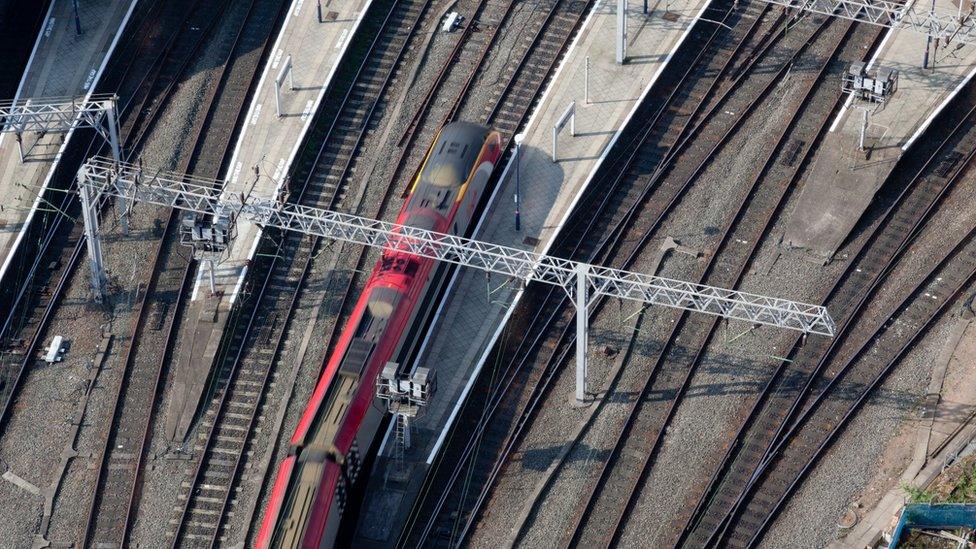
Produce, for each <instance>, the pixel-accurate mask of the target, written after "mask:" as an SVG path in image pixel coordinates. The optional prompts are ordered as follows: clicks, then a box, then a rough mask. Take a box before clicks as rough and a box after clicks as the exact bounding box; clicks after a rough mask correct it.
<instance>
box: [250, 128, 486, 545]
mask: <svg viewBox="0 0 976 549" xmlns="http://www.w3.org/2000/svg"><path fill="white" fill-rule="evenodd" d="M501 152H502V150H501V138H500V136H499V135H498V133H496V132H493V131H491V130H489V129H488V128H485V127H483V126H478V125H475V124H468V123H464V122H455V123H452V124H449V125H447V126H445V127H444V128H442V129H441V131H440V132H439V133H438V135H437V138H436V139H435V140H434V144H433V146H432V147H431V149H430V150H429V151H428V153H427V156H426V157H425V159H424V162H423V165H422V168H421V170H420V173H419V175H418V176H417V178H416V180H415V181H414V183H413V185H412V186H411V192H410V196H409V198H408V199H407V202H406V203H405V204H404V206H403V208H402V209H401V211H400V213H399V215H398V216H397V219H396V222H397V224H399V225H404V226H410V227H418V228H423V229H427V230H431V231H434V232H442V233H450V234H458V235H464V234H465V233H466V232H467V230H468V228H469V227H470V225H471V222H472V220H473V219H474V215H475V212H476V211H477V207H478V203H479V202H480V200H481V197H482V196H483V195H484V193H485V189H486V186H487V183H488V181H489V179H490V177H491V174H492V172H493V170H494V167H495V165H496V164H497V162H498V159H499V157H500V156H501ZM442 271H443V269H438V268H437V265H436V262H435V261H433V260H429V259H426V258H421V257H417V256H413V255H411V254H408V253H405V252H402V251H399V250H397V249H395V248H387V249H385V250H384V251H383V254H382V256H381V257H380V259H379V260H377V262H376V264H375V266H374V268H373V271H372V273H371V275H370V278H369V279H368V280H367V282H366V285H365V287H364V290H363V293H362V294H361V295H360V297H359V299H358V300H357V302H356V305H355V307H354V308H353V312H352V314H351V315H350V318H349V320H348V322H347V324H346V326H345V327H344V329H343V332H342V334H341V335H340V337H339V340H338V342H337V344H336V347H335V350H334V351H333V353H332V354H331V355H330V357H329V359H328V361H327V363H326V365H325V368H324V370H323V372H322V375H321V376H320V378H319V381H318V383H317V384H316V387H315V390H314V392H313V393H312V397H311V398H310V400H309V403H308V405H307V407H306V409H305V411H304V413H303V415H302V418H301V419H300V421H299V424H298V427H297V428H296V429H295V433H294V435H293V436H292V438H291V451H290V452H289V457H288V459H287V460H285V462H283V463H282V466H281V467H280V469H279V472H278V475H277V477H276V480H275V484H274V487H273V489H272V497H271V501H270V503H269V506H268V509H267V510H266V512H265V516H264V520H263V522H262V526H261V530H260V531H259V534H258V539H257V540H256V546H257V547H298V546H299V545H301V546H302V547H309V548H313V547H331V546H332V545H333V544H334V541H335V538H336V534H337V532H338V529H339V525H340V522H341V517H342V511H343V509H344V508H345V506H346V496H347V494H348V492H349V490H350V488H351V485H352V484H353V483H355V481H356V479H357V477H358V475H359V469H360V466H361V460H362V456H360V452H364V453H365V452H368V451H369V449H370V447H371V446H372V443H373V441H374V440H375V437H376V434H377V432H378V430H379V427H380V425H381V424H382V420H383V413H382V411H381V407H380V406H378V405H376V403H375V402H374V400H375V396H374V393H375V382H376V379H377V378H378V376H379V373H380V372H381V371H382V369H383V367H384V366H385V365H386V363H387V362H389V361H391V360H392V361H397V360H399V359H400V358H404V357H403V356H402V355H405V354H409V353H408V351H409V350H410V349H412V348H413V345H414V343H415V342H414V341H410V339H411V338H410V337H408V334H410V333H411V332H412V330H411V329H410V328H411V327H412V326H414V324H415V323H416V322H418V321H420V320H422V319H424V318H426V316H427V315H426V313H427V311H429V310H430V307H431V305H432V303H431V299H430V297H431V296H430V295H429V294H430V292H431V289H432V288H436V287H437V286H438V284H436V282H437V281H438V278H439V276H440V274H442ZM310 496H311V498H310Z"/></svg>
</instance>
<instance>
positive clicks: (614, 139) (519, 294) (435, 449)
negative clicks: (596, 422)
mask: <svg viewBox="0 0 976 549" xmlns="http://www.w3.org/2000/svg"><path fill="white" fill-rule="evenodd" d="M601 3H602V0H601V1H599V2H598V3H597V4H596V5H594V6H593V11H592V12H590V16H589V17H587V21H586V23H585V24H586V25H588V24H589V23H590V17H592V16H593V15H594V14H596V11H597V9H599V7H600V4H601ZM709 6H711V0H706V2H705V3H704V5H702V8H701V9H700V10H699V11H698V13H697V14H696V15H695V17H694V19H692V20H691V22H690V23H689V24H688V27H687V28H686V29H685V31H684V32H683V33H682V34H681V37H680V38H678V41H677V42H676V43H675V45H674V47H672V48H671V51H669V52H668V55H667V57H665V58H664V62H663V63H661V66H660V67H659V68H658V70H657V72H656V73H654V76H652V77H651V80H650V81H649V82H648V83H647V86H645V87H644V91H643V93H641V95H640V98H638V100H637V101H636V102H635V103H634V107H633V108H632V109H631V111H630V113H629V114H628V115H627V117H626V118H624V121H623V122H622V123H621V125H620V127H618V128H617V130H616V131H615V132H614V134H613V137H612V138H611V139H610V142H609V143H607V145H606V147H604V148H603V153H601V154H600V158H599V159H598V160H597V161H596V164H594V166H593V169H592V170H591V171H590V175H589V176H587V179H586V183H585V184H583V185H582V186H581V187H580V189H579V190H578V191H577V193H576V196H575V197H573V201H572V202H571V203H570V205H569V207H568V208H567V209H566V212H565V213H564V214H563V218H562V219H561V220H560V221H559V224H558V225H557V227H558V229H557V230H556V231H553V233H552V234H551V235H550V236H549V239H548V241H547V242H546V244H545V246H543V248H542V250H541V253H543V254H545V253H548V251H549V248H551V247H552V244H553V242H554V241H555V239H556V236H557V235H558V234H559V231H561V230H562V228H563V225H564V224H565V223H566V220H567V219H568V218H569V216H570V215H571V214H572V213H573V209H574V208H575V207H576V204H577V202H579V200H580V198H581V197H582V195H583V192H584V191H586V189H587V187H588V186H589V184H590V183H591V182H592V181H593V176H594V175H596V172H597V171H598V170H599V169H600V167H601V166H602V165H603V161H604V160H605V159H606V157H607V155H608V154H609V153H610V150H611V149H612V148H613V146H614V145H615V144H616V143H617V139H619V138H620V134H621V133H622V132H623V129H624V128H626V127H627V124H629V123H630V120H631V119H632V118H633V116H634V114H635V113H636V112H637V110H638V109H639V108H640V106H641V104H643V103H644V99H645V98H646V97H647V94H648V93H650V91H651V89H653V88H654V84H655V83H657V80H658V78H660V76H661V74H662V73H663V72H664V69H666V68H667V66H668V64H669V63H670V62H671V59H672V57H674V54H675V52H677V51H678V48H680V47H681V45H682V44H684V41H685V40H686V39H687V38H688V35H689V34H691V30H692V29H693V28H694V27H695V25H696V24H697V23H698V20H699V19H701V17H702V15H703V14H704V13H705V10H707V9H708V8H709ZM583 36H584V33H583V32H580V34H579V35H578V36H577V40H576V41H574V43H573V45H572V46H571V47H570V50H569V51H567V52H566V56H565V57H564V58H563V63H562V64H560V67H559V70H558V71H557V72H556V75H555V76H554V77H553V79H552V83H555V82H556V80H557V78H558V76H559V72H560V71H562V69H563V65H564V64H565V62H566V61H567V60H568V59H569V58H570V57H571V54H572V52H573V49H575V48H576V46H577V43H578V41H579V39H581V38H582V37H583ZM549 88H550V89H551V88H552V85H550V87H549ZM548 93H549V89H547V90H546V95H548ZM543 104H545V97H544V98H543V100H542V101H540V102H539V105H543ZM536 114H537V112H535V113H533V118H535V115H536ZM534 122H535V121H534V120H530V122H529V124H527V125H526V127H529V126H531V125H532V123H534ZM511 166H512V162H511V159H510V160H509V163H508V165H506V166H505V171H504V172H503V173H502V179H504V177H505V175H506V174H507V173H508V170H509V168H510V167H511ZM498 190H499V188H498V187H496V189H495V192H494V193H493V194H492V197H491V202H492V203H494V201H495V198H496V195H497V194H498ZM482 219H483V218H482ZM480 229H481V222H480V221H479V223H478V228H477V229H476V234H477V231H479V230H480ZM460 271H461V270H460V269H458V270H457V271H455V273H454V277H452V278H451V284H450V286H448V291H450V288H451V287H452V286H453V285H454V283H455V282H456V280H457V277H458V274H459V273H460ZM523 293H524V290H519V291H518V292H517V293H516V294H515V298H514V299H513V300H512V302H511V303H510V304H509V305H508V308H507V310H506V312H505V315H504V316H503V317H502V322H501V324H499V326H498V329H496V330H495V333H494V334H493V335H492V337H491V339H489V341H488V345H487V347H486V348H485V351H484V352H483V353H482V355H481V356H480V357H479V358H478V363H477V365H476V366H475V368H474V370H473V371H472V373H471V376H470V377H469V379H468V383H467V384H466V385H465V386H464V390H463V391H462V392H461V396H460V398H459V399H458V401H457V402H456V403H455V404H454V409H453V410H452V411H451V415H450V416H448V419H447V421H446V422H445V423H444V427H443V429H441V432H440V434H439V435H438V437H437V442H436V443H435V444H434V447H433V448H432V449H431V452H430V455H429V456H428V457H427V465H430V464H431V463H433V461H434V458H435V457H436V456H437V454H438V452H440V448H441V446H442V445H443V444H444V439H445V437H446V436H447V432H448V430H450V428H451V426H452V425H453V424H454V420H455V419H456V418H457V414H458V412H459V411H460V409H461V405H462V404H463V403H464V401H465V400H466V399H467V397H468V393H470V392H471V387H472V386H473V385H474V380H475V379H477V378H478V375H479V374H480V373H481V368H482V367H484V364H485V362H486V361H487V359H488V355H489V354H490V353H491V350H492V348H493V347H494V346H495V343H496V342H497V341H498V338H499V336H500V335H501V333H502V331H503V330H504V329H505V326H506V325H507V324H508V320H509V318H510V317H511V315H512V313H513V312H514V311H515V306H516V305H517V304H518V302H519V300H521V298H522V294H523ZM445 295H446V294H445ZM445 301H446V300H443V301H442V304H443V303H444V302H445ZM440 313H441V310H440V308H438V311H437V314H438V316H439V315H440ZM435 320H436V317H435ZM429 334H430V332H428V337H425V341H424V345H426V344H427V341H426V340H427V339H429ZM418 356H423V355H422V353H419V354H418ZM384 443H385V441H384Z"/></svg>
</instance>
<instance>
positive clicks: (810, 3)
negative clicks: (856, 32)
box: [763, 0, 976, 44]
mask: <svg viewBox="0 0 976 549" xmlns="http://www.w3.org/2000/svg"><path fill="white" fill-rule="evenodd" d="M763 2H767V3H769V4H775V5H777V6H783V7H786V8H789V9H794V10H798V11H809V12H813V13H819V14H821V15H833V16H837V17H841V18H843V19H850V20H852V21H857V22H860V23H868V24H871V25H880V26H882V27H888V28H906V29H910V30H912V31H914V32H918V33H921V34H925V35H928V36H930V37H931V38H933V39H935V38H939V39H942V40H945V42H946V43H947V44H948V43H949V42H951V41H953V40H958V41H960V42H967V43H973V42H976V21H974V19H973V8H972V6H971V7H970V10H969V11H968V12H963V11H962V0H960V1H959V10H958V11H957V12H956V13H954V14H950V13H936V12H935V9H934V5H933V8H932V9H926V8H925V7H924V6H917V4H918V2H917V0H908V1H907V2H905V3H902V2H893V1H891V0H875V1H870V0H763Z"/></svg>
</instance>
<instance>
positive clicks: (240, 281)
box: [194, 0, 373, 305]
mask: <svg viewBox="0 0 976 549" xmlns="http://www.w3.org/2000/svg"><path fill="white" fill-rule="evenodd" d="M304 1H305V0H292V3H291V6H289V8H288V15H286V16H285V17H287V18H288V19H286V20H285V22H284V23H283V24H282V27H281V32H279V33H278V38H277V39H276V40H275V45H274V48H273V49H272V53H271V56H270V57H269V58H268V62H267V63H265V66H264V71H263V72H262V74H261V81H260V82H259V83H258V88H257V89H258V90H260V89H261V87H262V86H263V85H264V80H265V77H266V76H267V75H268V73H269V72H270V70H271V64H272V63H271V59H273V58H274V52H275V51H277V50H278V46H279V45H280V44H281V40H282V39H283V38H284V35H285V30H286V28H287V26H288V22H289V21H290V19H291V18H292V17H297V16H298V14H296V13H295V10H296V9H301V5H300V4H301V3H303V2H304ZM296 4H299V6H298V8H296ZM372 5H373V0H366V2H365V3H364V4H363V7H362V9H361V10H360V11H359V17H357V18H356V22H355V23H353V25H352V27H350V28H349V32H348V33H346V35H345V36H343V35H342V34H341V33H340V35H339V37H340V39H343V40H344V43H343V44H342V48H341V50H340V51H339V55H338V56H337V57H336V60H335V63H333V64H332V68H331V69H329V74H328V75H327V76H326V77H325V81H324V82H323V83H322V89H321V90H319V93H318V95H317V96H316V98H315V102H314V103H313V105H312V110H311V111H310V112H309V114H308V120H306V121H305V123H304V124H303V125H302V129H301V130H300V131H299V134H298V139H297V140H296V141H295V146H294V147H292V150H291V153H290V154H289V155H288V159H287V160H286V161H285V164H284V167H283V168H282V170H281V174H282V175H281V180H280V181H279V182H278V184H277V186H275V195H277V194H278V193H279V192H280V191H281V187H282V185H284V182H285V175H286V174H287V173H288V172H289V170H290V169H291V165H292V163H293V162H294V161H295V157H296V156H298V151H299V149H300V148H301V146H302V143H303V142H304V141H305V136H306V135H307V134H308V131H309V129H311V127H312V122H313V121H314V120H315V114H316V113H317V112H318V110H319V107H320V106H321V105H322V100H323V99H324V98H325V94H326V92H327V91H328V88H329V84H331V83H332V78H333V77H334V76H335V73H336V71H337V70H338V69H339V65H340V64H341V63H342V60H343V59H344V58H345V56H346V50H348V48H349V44H351V43H352V40H353V38H354V37H355V36H356V33H357V32H358V31H359V26H360V24H361V23H362V22H363V18H364V17H365V16H366V12H367V11H369V8H370V6H372ZM259 95H260V94H259V93H255V94H254V99H253V100H252V101H251V105H250V107H248V111H247V116H245V117H244V118H243V120H244V121H245V126H244V127H245V128H246V127H247V126H246V122H247V121H248V120H250V119H251V115H252V114H253V110H254V108H255V106H256V105H257V102H258V99H259ZM245 131H246V130H245ZM243 137H244V133H243V132H242V133H241V138H243ZM241 144H242V139H238V142H237V146H236V147H235V148H234V156H233V157H232V158H231V162H230V163H229V164H228V165H227V169H228V174H229V173H232V170H233V166H234V165H235V164H236V161H237V156H238V153H239V152H240V147H241ZM263 234H264V231H263V230H261V229H260V228H259V229H258V231H257V236H256V237H255V239H254V244H253V245H252V246H251V250H250V251H249V252H248V254H247V261H248V262H250V261H251V259H253V258H254V254H255V252H257V248H258V243H259V241H260V240H261V236H262V235H263ZM247 270H248V269H247V265H245V266H244V268H243V269H241V274H240V275H239V276H238V277H237V283H236V284H235V285H234V291H233V292H232V293H231V296H230V304H231V305H233V304H234V301H235V300H236V299H237V294H238V293H239V291H240V289H241V287H242V286H243V285H244V278H245V276H246V275H247ZM197 285H199V279H198V280H197ZM194 293H196V288H194Z"/></svg>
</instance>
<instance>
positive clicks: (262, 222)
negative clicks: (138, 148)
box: [78, 157, 834, 400]
mask: <svg viewBox="0 0 976 549" xmlns="http://www.w3.org/2000/svg"><path fill="white" fill-rule="evenodd" d="M78 185H79V189H80V190H81V196H82V199H83V200H84V201H85V202H87V203H86V204H84V205H83V208H82V211H83V212H84V216H85V217H86V219H85V229H86V237H87V241H88V252H89V256H90V257H89V259H90V264H91V271H92V291H93V293H94V295H95V297H96V298H100V297H101V296H102V295H103V293H104V287H105V278H104V274H103V272H102V264H103V262H102V259H101V246H100V245H99V234H98V219H97V212H96V211H95V209H94V208H93V207H91V205H93V204H96V203H98V200H99V198H100V197H102V196H114V197H118V198H122V199H124V200H125V201H126V203H128V204H133V203H135V202H146V203H149V204H155V205H158V206H166V207H171V208H176V209H180V210H183V211H187V212H193V213H196V214H202V215H207V216H214V217H215V218H221V217H223V218H226V217H227V216H230V217H231V219H232V221H233V222H236V221H237V220H241V219H244V220H247V221H250V222H252V223H255V224H257V225H259V226H263V227H274V228H277V229H281V230H285V231H297V232H300V233H304V234H309V235H315V236H320V237H323V238H329V239H334V240H341V241H344V242H350V243H353V244H360V245H364V246H371V247H374V248H381V249H389V250H396V251H398V252H402V253H406V254H411V255H416V256H420V257H426V258H430V259H435V260H438V261H445V262H448V263H453V264H455V265H460V266H464V267H472V268H475V269H480V270H482V271H486V272H488V273H496V274H501V275H504V276H508V277H512V278H514V279H517V280H520V281H522V282H523V283H526V284H527V283H529V282H533V281H537V282H542V283H544V284H552V285H555V286H559V287H561V288H562V289H563V290H565V291H566V293H567V294H568V295H569V297H570V300H571V301H572V302H573V304H574V305H575V307H576V310H577V315H576V329H577V340H576V341H577V343H576V364H577V376H576V380H577V387H576V396H577V398H579V399H581V400H582V399H584V398H585V395H586V391H585V389H586V347H587V344H586V341H587V331H588V315H587V314H586V311H587V310H588V309H587V307H588V305H589V303H590V300H592V299H593V298H594V297H598V296H607V297H615V298H619V299H627V300H633V301H639V302H641V303H645V304H649V305H660V306H664V307H669V308H674V309H683V310H687V311H694V312H700V313H706V314H711V315H716V316H721V317H723V318H727V319H735V320H743V321H746V322H750V323H752V324H762V325H768V326H776V327H780V328H786V329H790V330H797V331H800V332H803V333H804V334H811V333H812V334H820V335H826V336H833V334H834V321H833V319H832V318H831V317H830V314H829V313H828V312H827V310H826V308H824V307H822V306H819V305H812V304H807V303H799V302H796V301H791V300H787V299H779V298H774V297H767V296H762V295H756V294H749V293H745V292H739V291H736V290H728V289H724V288H716V287H713V286H706V285H703V284H695V283H691V282H685V281H681V280H672V279H668V278H662V277H659V276H652V275H647V274H642V273H635V272H630V271H623V270H620V269H613V268H610V267H602V266H598V265H590V264H587V263H582V262H578V261H572V260H569V259H561V258H558V257H553V256H549V255H543V254H538V253H535V252H531V251H526V250H520V249H517V248H512V247H508V246H502V245H499V244H491V243H488V242H481V241H478V240H474V239H470V238H464V237H461V236H454V235H448V234H443V233H436V232H433V231H427V230H424V229H418V228H416V227H408V226H403V225H396V224H393V223H387V222H384V221H377V220H374V219H368V218H364V217H360V216H356V215H351V214H345V213H340V212H335V211H330V210H325V209H321V208H313V207H309V206H302V205H299V204H291V203H286V202H283V201H280V200H269V199H262V198H254V197H248V196H239V197H227V196H221V189H222V188H223V182H222V181H220V180H216V179H201V178H195V177H192V176H188V175H185V174H178V173H173V172H166V171H151V170H146V169H143V168H142V167H140V166H136V165H134V164H129V163H116V162H115V161H114V160H112V159H109V158H104V157H94V158H91V159H89V160H88V161H87V162H86V163H85V164H84V165H82V166H81V168H80V169H79V171H78Z"/></svg>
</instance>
